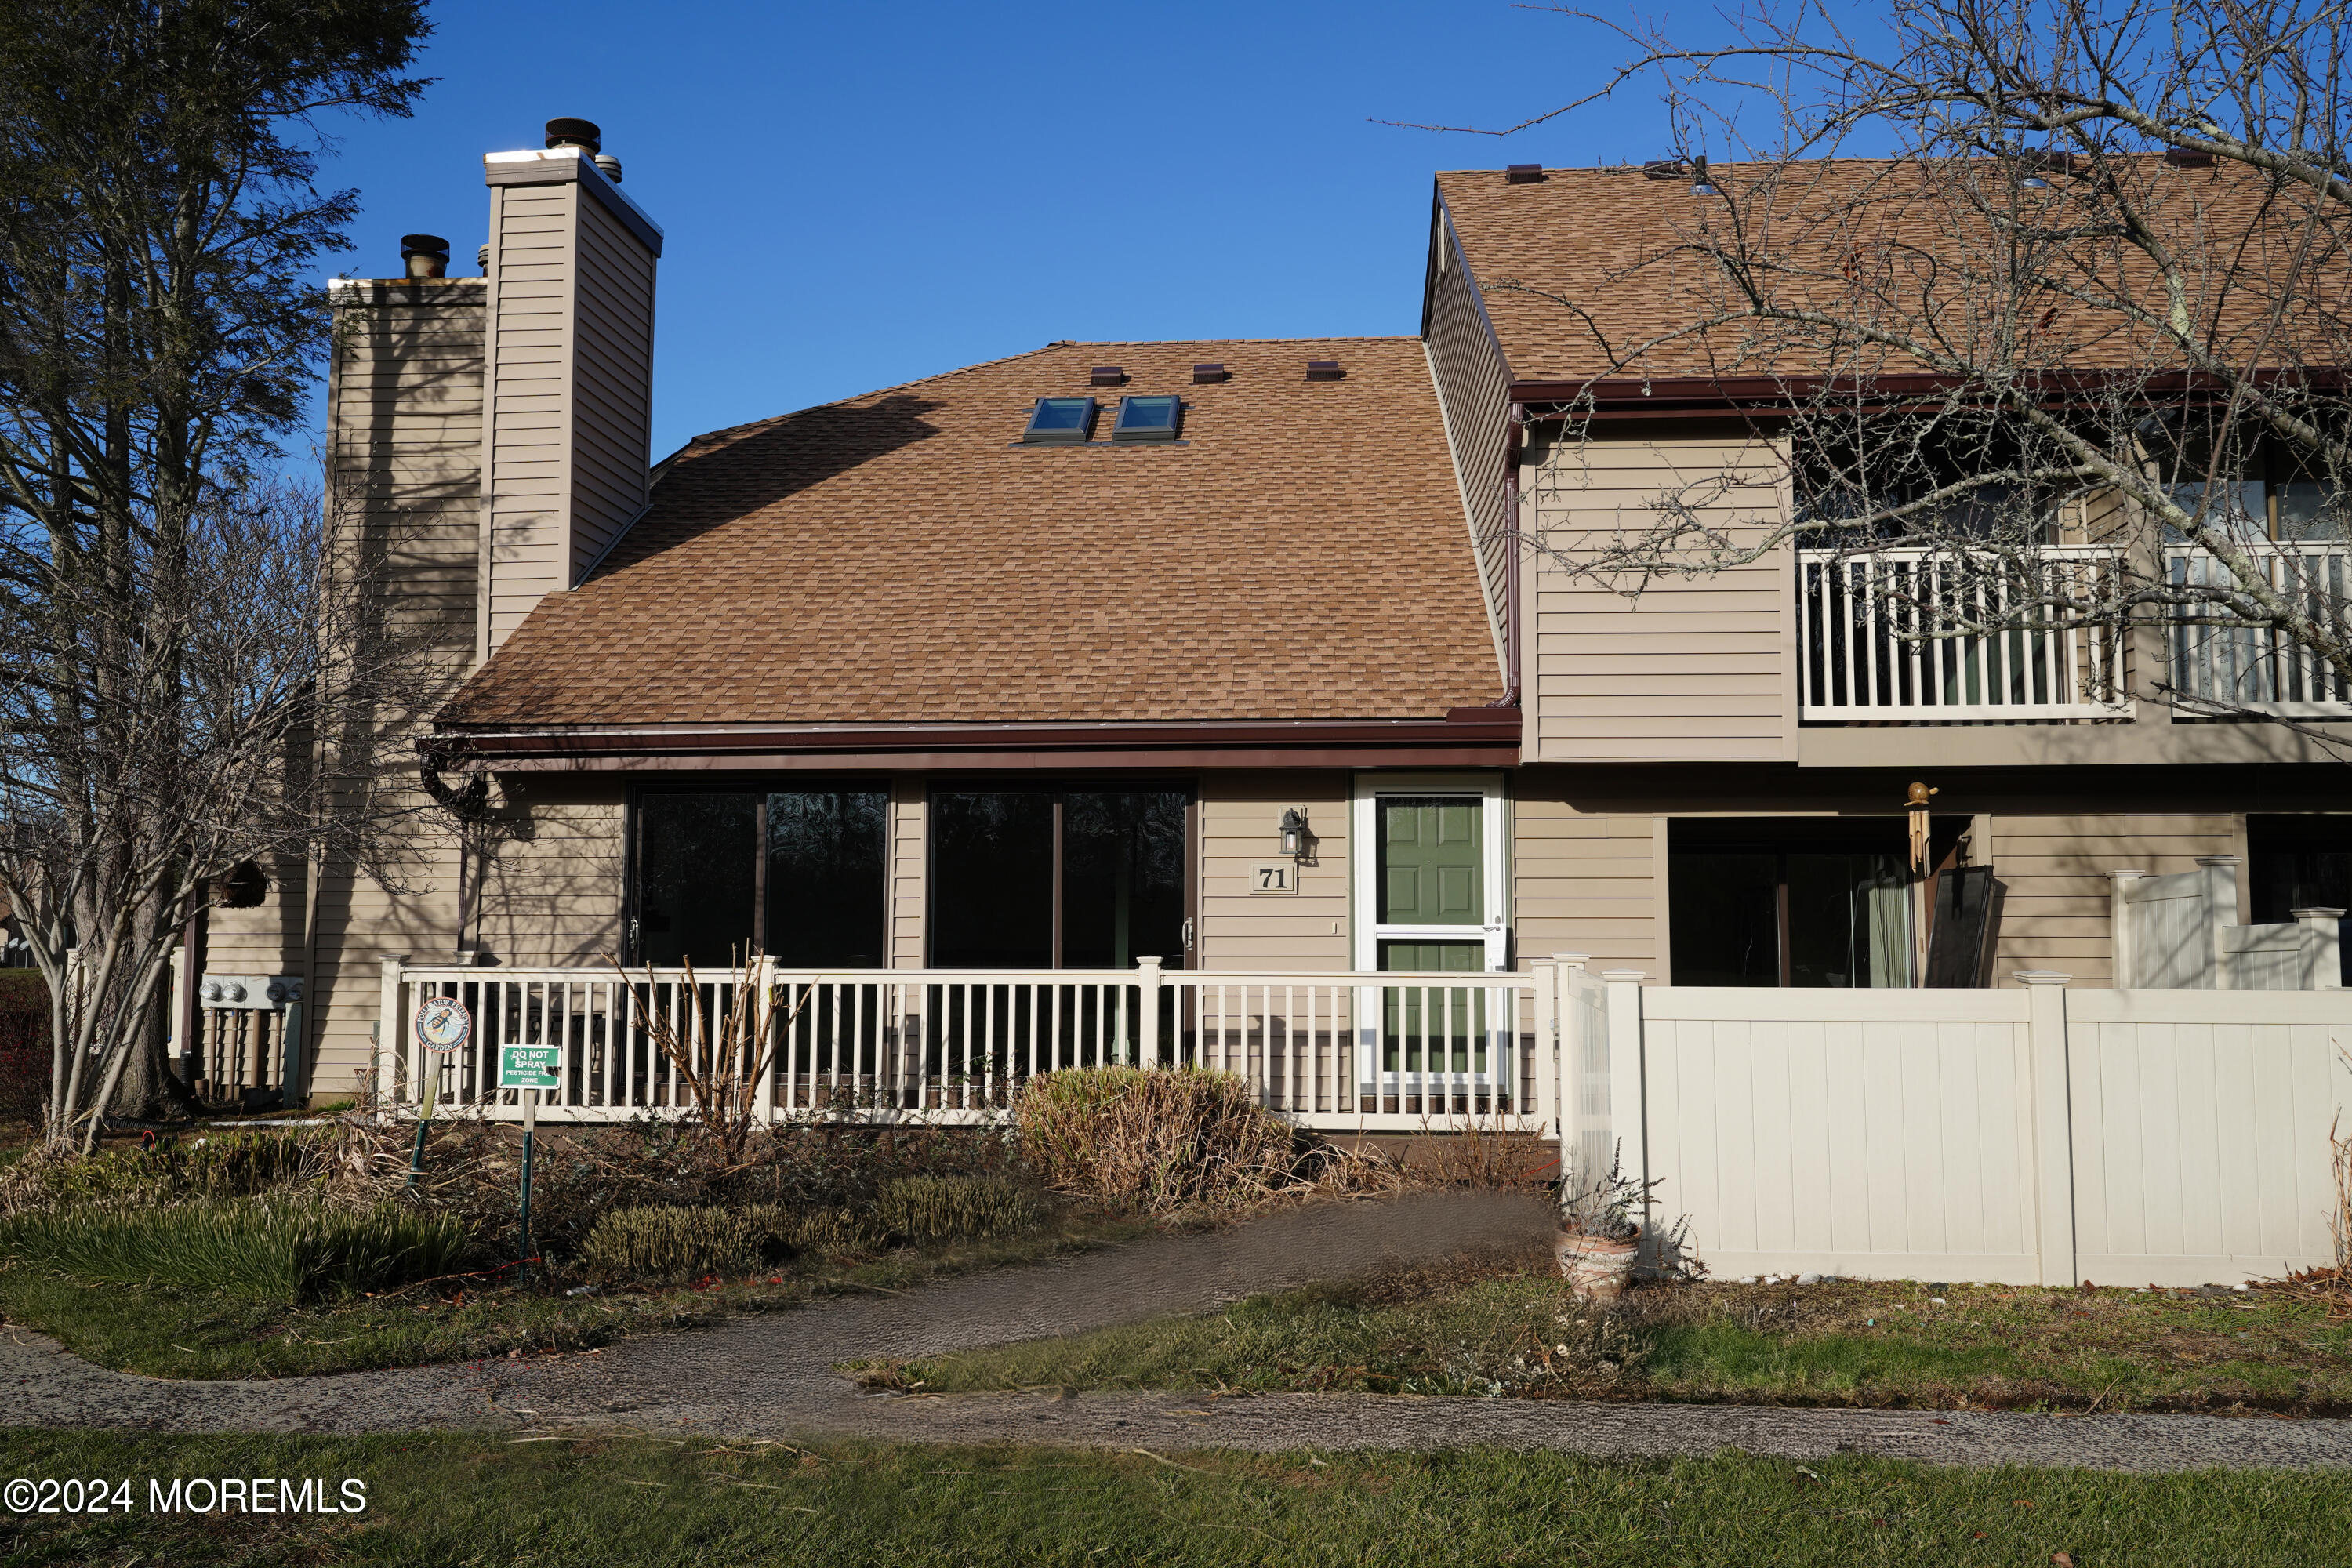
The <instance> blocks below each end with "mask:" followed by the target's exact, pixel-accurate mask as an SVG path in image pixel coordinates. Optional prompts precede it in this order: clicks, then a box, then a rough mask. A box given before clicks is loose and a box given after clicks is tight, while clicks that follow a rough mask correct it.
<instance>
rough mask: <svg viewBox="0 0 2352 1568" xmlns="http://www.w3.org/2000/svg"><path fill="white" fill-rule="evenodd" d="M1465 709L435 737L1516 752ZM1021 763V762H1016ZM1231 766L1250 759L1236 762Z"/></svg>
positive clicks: (890, 748) (831, 751)
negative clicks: (1433, 714) (1440, 713)
mask: <svg viewBox="0 0 2352 1568" xmlns="http://www.w3.org/2000/svg"><path fill="white" fill-rule="evenodd" d="M1452 712H1453V713H1454V714H1458V715H1459V717H1453V716H1449V717H1448V718H1445V719H1398V720H1294V721H1255V722H1253V721H1231V722H1218V721H1205V722H1198V723H1110V724H971V725H938V724H898V725H890V724H845V725H809V726H769V725H740V726H735V725H726V726H719V725H709V726H706V725H695V726H675V727H673V726H650V727H646V728H623V727H615V728H612V729H605V728H600V727H591V726H580V727H564V728H556V727H550V728H547V729H530V730H522V729H512V730H509V729H497V730H450V731H440V732H438V733H437V734H436V735H435V736H434V737H433V738H432V742H431V745H432V746H433V748H434V749H435V750H436V751H437V752H441V753H442V754H444V755H446V756H448V757H450V758H452V759H453V760H456V759H462V758H467V757H474V758H490V757H501V758H505V757H532V756H536V757H573V758H584V757H590V756H599V757H630V758H646V757H656V756H665V755H667V756H728V755H743V754H746V753H753V752H757V753H760V754H762V755H808V756H816V757H834V758H838V757H839V756H840V755H841V754H843V753H845V752H859V753H870V754H875V755H896V756H900V757H904V756H907V755H908V754H910V753H917V752H920V753H927V754H929V753H936V754H941V755H980V754H984V753H1008V754H1009V753H1019V754H1021V755H1022V756H1024V757H1030V758H1034V757H1038V756H1076V755H1085V754H1090V753H1103V752H1117V753H1121V754H1135V755H1162V756H1164V755H1167V754H1169V753H1171V752H1183V753H1186V754H1195V753H1197V754H1201V755H1219V756H1226V757H1230V756H1232V755H1234V754H1236V753H1243V752H1246V753H1248V754H1251V755H1264V756H1268V757H1274V758H1277V759H1278V758H1284V757H1289V758H1296V757H1297V754H1298V753H1299V752H1328V753H1331V754H1333V755H1346V756H1355V755H1360V754H1361V753H1363V752H1400V753H1408V752H1409V753H1412V754H1416V755H1419V754H1423V753H1426V752H1429V751H1431V750H1432V749H1439V750H1445V749H1463V748H1467V749H1471V750H1476V751H1482V752H1483V751H1487V750H1491V749H1496V748H1503V749H1508V750H1511V751H1514V752H1515V751H1516V750H1517V747H1518V742H1519V715H1518V713H1517V711H1516V710H1510V709H1486V708H1465V709H1456V710H1452ZM1008 765H1022V764H1008ZM1229 765H1241V764H1239V763H1231V764H1229Z"/></svg>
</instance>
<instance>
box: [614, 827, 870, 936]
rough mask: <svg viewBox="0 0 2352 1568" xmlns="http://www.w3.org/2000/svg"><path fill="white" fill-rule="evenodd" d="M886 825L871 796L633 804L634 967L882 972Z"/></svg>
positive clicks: (632, 928)
mask: <svg viewBox="0 0 2352 1568" xmlns="http://www.w3.org/2000/svg"><path fill="white" fill-rule="evenodd" d="M888 823H889V795H888V793H887V791H886V790H884V789H883V788H881V787H880V786H879V785H848V786H830V787H824V788H816V789H791V790H754V789H733V790H646V791H644V792H642V793H640V794H639V795H637V797H636V802H635V830H636V831H635V856H634V862H635V899H634V900H633V905H632V910H631V915H630V921H629V923H630V928H631V929H630V942H629V948H630V951H631V954H632V957H633V960H634V962H635V963H653V964H658V965H669V964H677V963H693V964H694V965H695V966H696V967H697V968H698V969H706V970H716V969H722V968H727V967H730V966H732V965H734V964H736V963H740V961H741V960H742V959H743V957H744V956H745V955H746V954H748V953H751V952H766V953H767V954H768V955H769V956H771V957H772V958H773V959H775V960H776V962H777V963H780V964H782V965H783V966H784V967H786V968H791V969H878V968H880V967H882V966H883V965H884V964H885V963H887V959H888V948H887V926H886V900H887V865H886V859H887V839H888Z"/></svg>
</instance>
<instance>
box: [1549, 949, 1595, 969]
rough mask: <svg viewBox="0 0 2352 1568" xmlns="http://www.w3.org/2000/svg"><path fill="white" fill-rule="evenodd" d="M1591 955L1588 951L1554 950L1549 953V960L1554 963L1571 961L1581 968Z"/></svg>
mask: <svg viewBox="0 0 2352 1568" xmlns="http://www.w3.org/2000/svg"><path fill="white" fill-rule="evenodd" d="M1591 957H1592V955H1591V953H1589V952H1555V953H1553V954H1552V955H1551V961H1552V962H1553V963H1573V964H1575V965H1577V966H1578V967H1579V968H1582V967H1583V966H1584V964H1585V963H1587V962H1588V961H1589V960H1590V959H1591Z"/></svg>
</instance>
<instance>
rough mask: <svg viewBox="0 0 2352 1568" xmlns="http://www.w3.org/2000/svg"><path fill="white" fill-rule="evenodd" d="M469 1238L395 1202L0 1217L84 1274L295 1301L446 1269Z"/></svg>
mask: <svg viewBox="0 0 2352 1568" xmlns="http://www.w3.org/2000/svg"><path fill="white" fill-rule="evenodd" d="M471 1240H472V1236H471V1233H470V1232H468V1230H467V1227H466V1226H464V1224H462V1223H461V1222H460V1221H458V1220H457V1219H455V1218H453V1217H451V1216H449V1215H429V1214H425V1213H421V1212H419V1211H418V1210H416V1209H414V1208H410V1207H406V1206H404V1205H399V1204H378V1205H374V1206H373V1207H372V1208H367V1209H362V1210H358V1211H353V1210H349V1209H336V1208H330V1207H328V1206H326V1205H323V1204H319V1203H316V1202H299V1201H298V1202H278V1203H271V1202H268V1201H264V1200H260V1199H253V1198H244V1199H234V1200H231V1201H228V1202H225V1203H221V1202H215V1203H202V1204H188V1205H181V1206H179V1207H176V1208H161V1209H125V1208H105V1207H83V1208H78V1209H59V1210H55V1211H52V1212H47V1213H39V1214H24V1215H17V1216H16V1217H15V1218H14V1219H11V1220H7V1221H5V1222H0V1244H5V1248H6V1250H7V1251H9V1252H11V1253H13V1254H15V1255H16V1256H17V1257H19V1258H25V1259H26V1260H28V1261H30V1262H33V1263H36V1264H39V1265H43V1266H46V1267H47V1268H54V1269H57V1270H58V1271H59V1272H61V1273H65V1274H70V1275H74V1276H76V1277H78V1278H79V1279H88V1280H94V1281H98V1282H100V1283H115V1284H125V1285H138V1284H146V1283H149V1282H160V1283H163V1284H169V1285H177V1286H183V1287H186V1288H189V1289H202V1290H217V1291H222V1292H225V1293H227V1294H231V1295H240V1296H257V1297H263V1298H266V1299H268V1300H279V1301H285V1302H288V1303H289V1304H290V1303H293V1302H296V1301H300V1300H312V1299H316V1298H319V1297H322V1296H332V1295H340V1294H345V1293H348V1292H351V1291H354V1290H380V1289H386V1288H388V1287H390V1286H394V1285H402V1284H407V1283H410V1282H412V1281H415V1280H418V1279H435V1278H437V1277H439V1276H441V1275H445V1274H448V1273H451V1272H453V1271H454V1270H455V1269H456V1268H457V1265H458V1263H459V1261H460V1259H461V1258H462V1257H463V1255H464V1253H465V1251H466V1248H467V1246H468V1244H469V1243H470V1242H471Z"/></svg>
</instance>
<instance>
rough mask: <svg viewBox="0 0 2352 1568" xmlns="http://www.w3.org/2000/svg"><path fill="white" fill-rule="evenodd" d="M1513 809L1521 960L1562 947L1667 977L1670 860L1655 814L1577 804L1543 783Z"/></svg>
mask: <svg viewBox="0 0 2352 1568" xmlns="http://www.w3.org/2000/svg"><path fill="white" fill-rule="evenodd" d="M1520 783H1521V785H1522V791H1521V793H1520V794H1519V795H1518V796H1517V798H1516V800H1515V801H1514V803H1513V808H1512V824H1513V826H1512V835H1511V851H1512V890H1513V910H1512V926H1513V929H1512V946H1513V952H1514V954H1515V956H1516V957H1517V960H1518V966H1519V967H1520V968H1522V969H1524V968H1526V967H1527V966H1528V964H1529V963H1532V962H1534V961H1536V960H1538V959H1544V958H1549V957H1550V956H1551V955H1552V954H1553V953H1555V952H1581V953H1585V954H1587V955H1588V963H1587V964H1586V967H1587V968H1589V969H1591V970H1592V971H1593V972H1594V973H1599V972H1600V971H1601V970H1604V969H1639V970H1641V971H1643V973H1645V974H1647V975H1648V976H1650V977H1651V978H1652V979H1654V980H1656V981H1660V982H1663V981H1664V978H1665V976H1664V952H1665V934H1664V931H1663V930H1661V929H1660V928H1661V925H1662V921H1661V918H1660V917H1661V913H1662V911H1663V909H1664V879H1665V867H1664V865H1663V864H1662V863H1661V862H1660V861H1659V860H1658V858H1657V851H1656V843H1657V838H1658V835H1657V830H1656V825H1657V822H1658V819H1657V818H1655V817H1652V816H1631V815H1625V816H1620V815H1614V814H1609V815H1594V814H1590V813H1586V812H1581V811H1579V810H1578V809H1577V808H1576V807H1575V806H1573V805H1570V804H1569V803H1568V802H1566V801H1564V800H1562V799H1560V798H1559V795H1558V794H1557V793H1556V792H1550V791H1546V790H1544V789H1543V788H1542V786H1541V785H1540V784H1537V785H1536V786H1535V787H1534V788H1533V789H1528V788H1527V787H1525V786H1526V785H1527V784H1528V776H1527V775H1525V774H1522V775H1521V779H1520Z"/></svg>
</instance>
